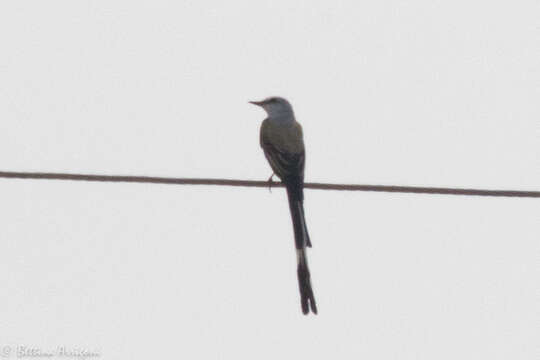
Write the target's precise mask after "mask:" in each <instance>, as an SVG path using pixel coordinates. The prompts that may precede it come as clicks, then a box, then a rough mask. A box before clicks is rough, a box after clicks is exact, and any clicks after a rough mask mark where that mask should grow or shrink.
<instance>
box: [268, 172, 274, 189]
mask: <svg viewBox="0 0 540 360" xmlns="http://www.w3.org/2000/svg"><path fill="white" fill-rule="evenodd" d="M273 177H274V174H273V173H272V175H270V177H269V178H268V191H270V193H271V192H272V185H274V180H273V179H272V178H273Z"/></svg>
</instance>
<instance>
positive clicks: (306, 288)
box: [297, 250, 317, 315]
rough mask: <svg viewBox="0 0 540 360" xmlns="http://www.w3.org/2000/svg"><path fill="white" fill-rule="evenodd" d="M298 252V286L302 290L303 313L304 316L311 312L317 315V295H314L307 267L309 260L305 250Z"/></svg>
mask: <svg viewBox="0 0 540 360" xmlns="http://www.w3.org/2000/svg"><path fill="white" fill-rule="evenodd" d="M297 251H298V253H299V254H298V286H299V288H300V303H301V305H302V312H303V313H304V315H307V314H308V313H309V309H310V307H311V311H312V312H313V313H314V314H317V304H316V303H315V295H313V288H312V287H311V278H310V276H309V268H308V265H307V259H306V254H305V250H297Z"/></svg>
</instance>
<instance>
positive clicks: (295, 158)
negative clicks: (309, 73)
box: [250, 96, 317, 315]
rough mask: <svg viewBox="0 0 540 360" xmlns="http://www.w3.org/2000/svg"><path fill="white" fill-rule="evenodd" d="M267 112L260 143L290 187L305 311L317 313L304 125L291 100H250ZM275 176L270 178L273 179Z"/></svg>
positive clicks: (287, 186) (299, 277)
mask: <svg viewBox="0 0 540 360" xmlns="http://www.w3.org/2000/svg"><path fill="white" fill-rule="evenodd" d="M250 103H251V104H253V105H257V106H260V107H261V108H263V109H264V111H265V112H266V114H267V116H268V117H267V118H266V119H264V120H263V122H262V124H261V128H260V138H259V140H260V146H261V148H262V149H263V152H264V155H265V157H266V159H267V160H268V163H269V164H270V167H271V168H272V170H273V174H272V176H273V175H274V174H276V175H277V176H278V177H279V178H280V179H281V182H282V183H283V184H284V185H285V188H286V190H287V197H288V200H289V210H290V213H291V218H292V225H293V231H294V240H295V245H296V258H297V275H298V287H299V290H300V304H301V307H302V312H303V313H304V314H305V315H307V314H309V311H310V310H311V311H312V312H313V313H314V314H317V304H316V302H315V296H314V295H313V289H312V286H311V276H310V272H309V267H308V260H307V254H306V248H307V247H311V240H310V237H309V233H308V230H307V225H306V220H305V215H304V166H305V160H306V152H305V147H304V139H303V132H302V126H301V125H300V123H298V122H297V121H296V118H295V116H294V112H293V109H292V106H291V104H290V103H289V101H287V100H286V99H284V98H282V97H277V96H272V97H268V98H266V99H264V100H262V101H250ZM272 176H270V178H269V179H268V181H269V183H270V184H271V182H272Z"/></svg>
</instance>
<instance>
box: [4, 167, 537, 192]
mask: <svg viewBox="0 0 540 360" xmlns="http://www.w3.org/2000/svg"><path fill="white" fill-rule="evenodd" d="M0 178H10V179H36V180H74V181H101V182H131V183H152V184H174V185H217V186H242V187H269V186H270V185H271V186H272V187H283V184H282V183H280V182H272V183H269V182H268V181H254V180H231V179H198V178H167V177H155V176H121V175H90V174H66V173H45V172H12V171H0ZM304 188H306V189H317V190H339V191H376V192H394V193H414V194H440V195H469V196H471V195H473V196H501V197H503V196H504V197H524V198H540V191H520V190H485V189H459V188H440V187H416V186H395V185H354V184H325V183H305V184H304Z"/></svg>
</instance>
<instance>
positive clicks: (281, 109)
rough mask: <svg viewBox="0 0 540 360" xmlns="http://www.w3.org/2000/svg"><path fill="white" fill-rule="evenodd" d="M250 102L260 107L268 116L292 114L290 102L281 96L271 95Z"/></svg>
mask: <svg viewBox="0 0 540 360" xmlns="http://www.w3.org/2000/svg"><path fill="white" fill-rule="evenodd" d="M250 104H253V105H257V106H260V107H262V108H263V109H264V111H266V113H267V114H268V116H269V117H280V116H288V115H293V110H292V106H291V104H290V103H289V102H288V101H287V100H286V99H284V98H282V97H277V96H272V97H269V98H266V99H264V100H262V101H250Z"/></svg>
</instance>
